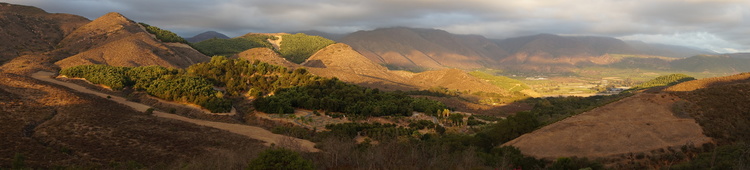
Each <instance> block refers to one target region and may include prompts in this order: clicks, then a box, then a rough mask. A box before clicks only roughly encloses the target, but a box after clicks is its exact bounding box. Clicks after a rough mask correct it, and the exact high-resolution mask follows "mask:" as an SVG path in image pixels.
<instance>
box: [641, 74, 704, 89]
mask: <svg viewBox="0 0 750 170" xmlns="http://www.w3.org/2000/svg"><path fill="white" fill-rule="evenodd" d="M690 80H695V78H693V77H690V76H688V75H685V74H670V75H666V76H659V77H656V78H654V79H651V80H649V81H646V82H644V83H641V84H638V85H636V86H634V87H633V88H630V89H628V91H634V90H642V89H648V88H652V87H660V86H672V85H675V84H679V83H682V82H686V81H690Z"/></svg>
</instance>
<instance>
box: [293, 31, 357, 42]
mask: <svg viewBox="0 0 750 170" xmlns="http://www.w3.org/2000/svg"><path fill="white" fill-rule="evenodd" d="M296 33H303V34H307V35H314V36H321V37H323V38H326V39H329V40H333V41H339V40H340V39H341V38H344V37H345V36H346V35H347V34H335V33H327V32H323V31H318V30H307V31H299V32H294V33H292V34H296Z"/></svg>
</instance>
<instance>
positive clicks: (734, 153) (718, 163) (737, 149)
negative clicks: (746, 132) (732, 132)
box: [669, 143, 750, 170]
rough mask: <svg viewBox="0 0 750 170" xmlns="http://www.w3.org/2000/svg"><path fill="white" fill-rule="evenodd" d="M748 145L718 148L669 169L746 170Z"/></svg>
mask: <svg viewBox="0 0 750 170" xmlns="http://www.w3.org/2000/svg"><path fill="white" fill-rule="evenodd" d="M749 162H750V145H748V144H746V143H736V144H731V145H724V146H719V147H716V148H715V149H713V150H712V151H709V152H704V153H701V154H699V155H698V156H697V157H695V158H693V159H691V160H690V161H688V162H684V163H681V164H677V165H674V166H672V167H669V169H686V170H688V169H748V168H750V164H748V163H749Z"/></svg>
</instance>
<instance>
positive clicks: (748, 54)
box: [724, 53, 750, 59]
mask: <svg viewBox="0 0 750 170" xmlns="http://www.w3.org/2000/svg"><path fill="white" fill-rule="evenodd" d="M724 55H727V56H730V57H734V58H747V59H750V53H731V54H724Z"/></svg>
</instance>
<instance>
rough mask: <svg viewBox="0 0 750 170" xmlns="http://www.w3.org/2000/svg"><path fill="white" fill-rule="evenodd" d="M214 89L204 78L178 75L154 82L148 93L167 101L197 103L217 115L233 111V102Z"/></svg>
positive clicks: (164, 77) (147, 89) (163, 77)
mask: <svg viewBox="0 0 750 170" xmlns="http://www.w3.org/2000/svg"><path fill="white" fill-rule="evenodd" d="M213 87H214V86H213V85H212V84H211V82H209V81H208V80H206V79H204V78H201V77H196V76H190V75H185V74H178V75H173V76H162V78H159V79H157V80H154V81H152V82H151V85H149V86H148V88H146V92H148V94H150V95H152V96H156V97H158V98H162V99H166V100H172V101H183V102H190V103H195V104H197V105H200V106H202V107H204V108H206V109H208V110H210V111H211V112H215V113H226V112H229V111H231V110H232V101H231V100H229V99H227V98H224V94H223V93H222V92H220V91H217V90H215V89H214V88H213Z"/></svg>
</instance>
